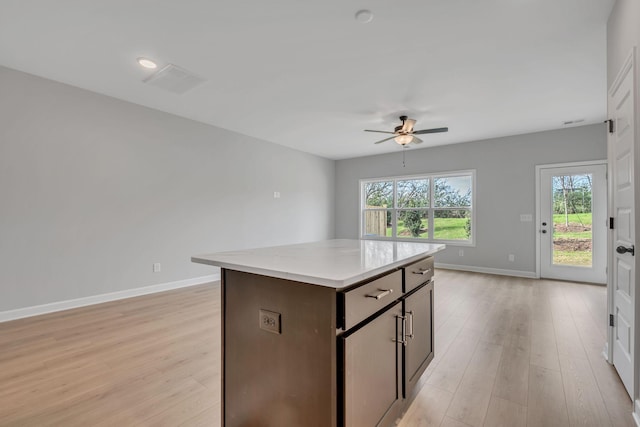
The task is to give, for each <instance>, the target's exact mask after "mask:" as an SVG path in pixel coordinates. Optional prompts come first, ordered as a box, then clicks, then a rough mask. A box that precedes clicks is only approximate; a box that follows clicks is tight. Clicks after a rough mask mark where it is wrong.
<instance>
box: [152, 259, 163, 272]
mask: <svg viewBox="0 0 640 427" xmlns="http://www.w3.org/2000/svg"><path fill="white" fill-rule="evenodd" d="M161 271H162V265H160V263H159V262H154V263H153V272H154V273H160V272H161Z"/></svg>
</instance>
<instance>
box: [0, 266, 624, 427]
mask: <svg viewBox="0 0 640 427" xmlns="http://www.w3.org/2000/svg"><path fill="white" fill-rule="evenodd" d="M435 295H436V300H435V307H436V309H435V333H436V337H435V339H436V344H435V345H436V357H435V359H434V360H433V362H432V363H431V365H430V367H429V368H428V370H427V373H426V375H428V380H427V384H426V385H425V387H424V388H423V389H422V391H421V392H420V394H419V396H418V398H417V399H416V401H415V402H414V403H413V405H412V406H411V407H410V408H409V410H408V412H407V414H406V415H405V417H404V418H403V420H402V421H401V422H400V426H401V427H418V426H420V427H424V426H482V425H484V426H510V427H518V426H545V427H548V426H598V427H600V426H634V423H633V420H632V418H631V411H632V405H631V400H630V399H629V397H628V396H627V395H626V393H625V391H624V388H623V386H622V383H621V382H620V380H619V379H618V377H617V375H616V374H615V371H614V370H613V368H612V367H611V366H609V365H608V364H607V363H606V362H605V361H604V360H603V359H602V355H601V352H602V348H603V345H604V342H605V337H606V324H605V320H606V307H605V305H606V304H605V303H606V292H605V289H604V287H598V286H590V285H580V284H574V283H566V282H554V281H544V280H542V281H540V280H529V279H516V278H509V277H501V276H491V275H484V274H475V273H464V272H453V271H444V270H439V271H437V273H436V288H435ZM219 384H220V291H219V286H218V285H217V284H209V285H203V286H198V287H192V288H187V289H182V290H177V291H171V292H166V293H162V294H155V295H151V296H145V297H139V298H134V299H130V300H124V301H116V302H112V303H107V304H102V305H97V306H91V307H85V308H81V309H76V310H70V311H67V312H61V313H54V314H50V315H45V316H40V317H34V318H29V319H23V320H17V321H14V322H8V323H3V324H0V426H53V425H55V426H65V427H66V426H70V427H73V426H219V425H220V417H219V413H220V385H219ZM282 427H304V426H282ZM359 427H360V426H359ZM362 427H367V426H362Z"/></svg>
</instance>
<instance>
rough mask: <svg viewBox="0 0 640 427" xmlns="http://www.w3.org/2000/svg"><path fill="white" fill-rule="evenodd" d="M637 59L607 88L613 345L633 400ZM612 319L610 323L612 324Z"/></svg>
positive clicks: (618, 367)
mask: <svg viewBox="0 0 640 427" xmlns="http://www.w3.org/2000/svg"><path fill="white" fill-rule="evenodd" d="M634 75H635V71H634V57H633V55H631V56H630V58H629V60H628V61H627V63H626V65H625V66H624V67H623V69H622V71H621V73H620V74H619V75H618V78H617V79H616V81H615V82H614V84H613V85H612V86H611V89H610V90H609V102H608V104H609V105H608V110H609V118H610V119H611V120H612V123H611V124H612V129H610V131H611V130H612V131H613V132H610V133H609V139H608V144H609V147H608V149H609V165H610V168H611V176H612V182H611V187H610V188H611V200H610V204H609V210H610V216H611V217H612V218H613V229H612V230H611V232H610V234H609V239H610V240H609V252H610V257H611V258H610V259H611V261H610V262H611V267H612V268H611V275H610V277H609V278H610V283H609V288H608V291H609V292H608V295H609V301H610V307H609V308H610V310H611V311H610V313H611V317H612V319H611V320H613V322H611V323H612V325H611V326H612V328H611V331H610V332H611V334H610V339H609V345H610V346H611V353H612V354H611V355H610V356H612V359H613V364H614V366H615V368H616V370H617V371H618V374H619V375H620V379H621V380H622V382H623V383H624V386H625V388H626V389H627V392H628V393H629V396H631V397H632V398H633V395H634V394H633V393H634V390H633V388H634V381H633V370H634V369H633V366H634V345H635V344H634V329H635V328H634V322H635V310H634V300H635V298H636V296H635V289H634V288H635V259H634V254H635V251H634V249H635V248H634V244H635V242H634V238H635V234H634V233H635V208H634V167H633V162H634V139H635V124H634V118H635V107H634V93H635V88H634ZM611 323H610V324H611Z"/></svg>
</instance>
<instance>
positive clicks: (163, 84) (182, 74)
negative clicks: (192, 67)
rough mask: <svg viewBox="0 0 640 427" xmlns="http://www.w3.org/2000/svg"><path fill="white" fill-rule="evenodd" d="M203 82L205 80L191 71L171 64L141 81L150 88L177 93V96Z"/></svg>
mask: <svg viewBox="0 0 640 427" xmlns="http://www.w3.org/2000/svg"><path fill="white" fill-rule="evenodd" d="M205 81H206V80H205V79H203V78H202V77H200V76H197V75H195V74H193V73H192V72H191V71H188V70H185V69H184V68H181V67H178V66H177V65H173V64H168V65H167V66H165V67H163V68H162V69H160V70H158V71H157V72H156V73H154V74H152V75H150V76H149V77H147V78H146V79H144V80H143V82H145V83H148V84H150V85H151V86H156V87H159V88H160V89H164V90H167V91H169V92H172V93H177V94H179V95H181V94H183V93H185V92H186V91H188V90H191V89H193V88H194V87H196V86H198V85H199V84H202V83H204V82H205Z"/></svg>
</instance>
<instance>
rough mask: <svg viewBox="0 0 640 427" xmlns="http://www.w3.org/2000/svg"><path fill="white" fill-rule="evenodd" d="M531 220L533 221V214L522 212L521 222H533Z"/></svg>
mask: <svg viewBox="0 0 640 427" xmlns="http://www.w3.org/2000/svg"><path fill="white" fill-rule="evenodd" d="M531 221H533V215H531V214H520V222H531Z"/></svg>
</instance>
